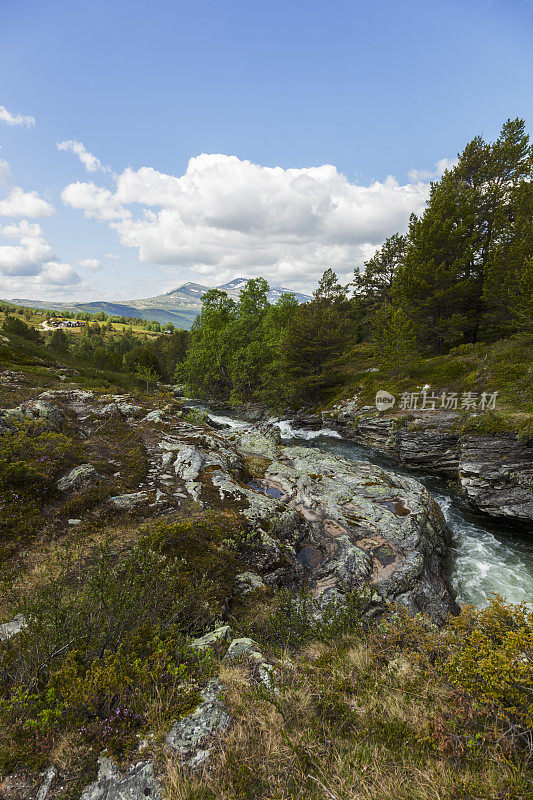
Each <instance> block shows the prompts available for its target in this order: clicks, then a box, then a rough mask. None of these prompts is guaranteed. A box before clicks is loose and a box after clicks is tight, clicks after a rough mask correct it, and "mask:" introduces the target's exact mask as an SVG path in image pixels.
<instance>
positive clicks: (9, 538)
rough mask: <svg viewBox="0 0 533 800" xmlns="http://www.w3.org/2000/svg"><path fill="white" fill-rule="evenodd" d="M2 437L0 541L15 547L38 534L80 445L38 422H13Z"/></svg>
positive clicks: (0, 443) (0, 438)
mask: <svg viewBox="0 0 533 800" xmlns="http://www.w3.org/2000/svg"><path fill="white" fill-rule="evenodd" d="M12 428H13V429H12V431H11V432H10V433H9V434H6V435H3V436H0V542H1V543H2V544H9V546H13V545H14V544H15V543H17V542H19V541H21V540H24V539H27V538H28V537H31V536H33V535H35V533H36V532H37V531H38V530H39V528H40V527H42V524H43V515H42V511H43V507H44V504H45V503H46V502H48V501H49V500H51V499H52V498H54V496H55V494H56V489H55V481H56V479H57V478H58V477H59V475H60V474H61V472H62V471H63V470H64V469H65V467H66V466H67V465H69V464H72V463H73V462H74V459H75V458H76V455H77V454H78V452H79V448H78V445H77V444H76V443H75V442H74V441H73V440H72V439H70V438H69V437H68V436H65V435H64V434H63V433H55V432H51V431H48V430H46V429H45V428H43V427H42V426H40V425H37V424H35V423H25V422H20V423H15V422H14V423H12Z"/></svg>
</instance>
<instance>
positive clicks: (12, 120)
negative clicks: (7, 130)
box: [0, 106, 35, 128]
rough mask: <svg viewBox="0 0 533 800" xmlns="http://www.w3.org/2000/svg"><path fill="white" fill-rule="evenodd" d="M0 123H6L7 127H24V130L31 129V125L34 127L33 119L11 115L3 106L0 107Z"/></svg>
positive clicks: (20, 115)
mask: <svg viewBox="0 0 533 800" xmlns="http://www.w3.org/2000/svg"><path fill="white" fill-rule="evenodd" d="M0 121H2V122H6V123H7V124H8V125H24V126H25V127H26V128H31V127H32V125H35V117H28V116H25V115H24V114H12V113H11V111H8V110H7V108H6V107H5V106H0Z"/></svg>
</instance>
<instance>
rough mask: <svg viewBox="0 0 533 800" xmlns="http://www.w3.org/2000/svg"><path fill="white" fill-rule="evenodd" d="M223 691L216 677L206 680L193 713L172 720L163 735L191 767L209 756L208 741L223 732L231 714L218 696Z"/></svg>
mask: <svg viewBox="0 0 533 800" xmlns="http://www.w3.org/2000/svg"><path fill="white" fill-rule="evenodd" d="M222 691H223V686H222V684H221V683H220V681H219V680H217V679H216V678H215V679H213V680H211V681H209V683H208V685H207V686H206V688H205V689H204V690H203V692H201V695H200V696H201V699H202V702H201V703H200V705H199V706H198V707H197V708H196V709H195V710H194V711H193V713H192V714H189V715H188V716H187V717H184V718H183V719H182V720H179V721H178V722H175V723H174V724H173V725H172V728H171V729H170V731H169V733H168V735H167V737H166V742H167V744H168V746H169V747H170V748H171V749H172V750H174V752H176V753H178V755H179V756H180V757H181V758H182V759H183V760H184V761H185V763H186V764H187V766H189V767H190V768H192V769H196V768H197V767H199V766H200V765H202V764H204V763H205V762H206V761H207V760H208V759H209V756H210V755H211V750H210V748H209V746H208V745H209V743H210V741H211V740H212V739H213V738H215V737H218V736H220V735H221V734H223V733H224V732H225V731H226V730H227V729H228V728H229V726H230V724H231V717H230V715H229V713H228V712H227V710H226V708H225V706H224V704H223V703H222V701H221V700H220V699H219V697H220V694H221V693H222Z"/></svg>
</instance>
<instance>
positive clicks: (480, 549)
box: [199, 406, 533, 606]
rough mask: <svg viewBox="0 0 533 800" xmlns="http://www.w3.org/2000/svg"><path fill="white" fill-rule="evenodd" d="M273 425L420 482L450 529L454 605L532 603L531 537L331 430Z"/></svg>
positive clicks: (289, 440) (289, 439) (287, 438)
mask: <svg viewBox="0 0 533 800" xmlns="http://www.w3.org/2000/svg"><path fill="white" fill-rule="evenodd" d="M199 407H201V408H204V409H205V407H204V406H199ZM205 410H206V411H207V412H208V414H209V416H210V417H211V418H212V419H213V421H214V422H218V423H223V424H226V425H230V426H231V427H234V428H240V427H248V424H247V423H245V422H241V421H238V420H235V419H232V418H230V417H225V416H218V415H216V414H212V413H211V412H210V411H209V409H205ZM274 424H276V425H277V426H278V427H279V429H280V432H281V436H282V439H283V441H284V443H286V444H302V445H306V446H310V447H319V448H320V449H322V450H326V451H328V452H330V453H335V454H337V455H339V456H343V457H344V458H348V459H350V460H351V461H366V462H370V463H371V464H378V465H379V466H381V467H383V468H384V469H386V470H388V471H389V472H394V473H397V474H400V475H409V476H410V477H414V478H416V479H417V480H419V481H420V482H421V483H423V484H424V486H426V488H427V489H428V490H429V491H430V492H431V494H432V495H433V497H434V498H435V500H436V501H437V503H438V504H439V506H440V508H441V510H442V513H443V515H444V517H445V519H446V522H447V523H448V525H449V527H450V529H451V531H452V535H453V550H452V566H451V570H452V572H451V582H452V585H453V588H454V591H455V593H456V596H457V601H458V602H459V603H460V604H465V603H473V604H474V605H477V606H484V605H486V604H487V602H488V600H489V598H490V595H491V594H495V593H497V594H500V595H501V596H502V597H504V598H505V599H506V600H508V601H509V602H512V603H520V602H522V601H526V602H527V603H533V535H532V534H531V533H529V534H528V533H527V532H526V531H524V530H523V529H520V528H517V527H515V526H513V525H511V524H509V523H506V522H504V521H501V520H493V519H491V518H490V517H488V516H487V515H485V514H481V513H477V512H475V511H474V510H473V509H471V508H470V506H469V505H468V504H467V503H466V502H465V501H464V500H463V498H462V497H461V496H460V495H459V494H458V493H457V492H456V491H454V490H453V488H451V487H450V484H449V482H448V481H446V480H445V479H444V478H439V477H436V476H434V475H428V474H425V473H423V472H420V471H418V470H412V469H407V468H405V467H401V466H399V465H398V464H396V463H395V462H394V461H393V460H392V459H389V458H387V457H386V456H384V455H383V454H381V453H378V452H376V451H375V450H372V449H370V448H367V447H361V446H360V445H357V444H354V443H353V442H350V441H349V440H348V439H343V438H342V437H341V436H340V434H339V433H337V432H336V431H333V430H328V429H327V428H324V429H322V430H320V431H310V430H304V429H297V428H293V427H292V425H291V424H290V423H289V422H287V421H278V422H275V423H274Z"/></svg>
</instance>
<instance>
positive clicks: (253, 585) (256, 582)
mask: <svg viewBox="0 0 533 800" xmlns="http://www.w3.org/2000/svg"><path fill="white" fill-rule="evenodd" d="M235 583H236V585H237V590H238V591H239V593H240V594H243V595H244V594H250V592H257V591H266V590H267V588H268V587H267V585H266V583H265V582H264V581H263V580H262V578H261V576H260V575H256V574H255V572H241V573H240V574H239V575H236V576H235Z"/></svg>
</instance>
